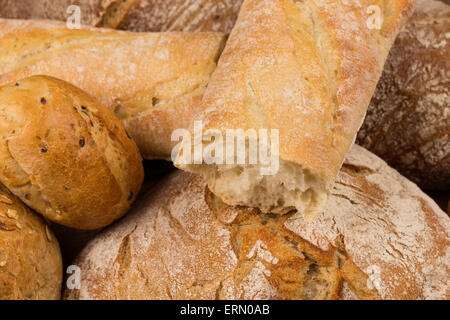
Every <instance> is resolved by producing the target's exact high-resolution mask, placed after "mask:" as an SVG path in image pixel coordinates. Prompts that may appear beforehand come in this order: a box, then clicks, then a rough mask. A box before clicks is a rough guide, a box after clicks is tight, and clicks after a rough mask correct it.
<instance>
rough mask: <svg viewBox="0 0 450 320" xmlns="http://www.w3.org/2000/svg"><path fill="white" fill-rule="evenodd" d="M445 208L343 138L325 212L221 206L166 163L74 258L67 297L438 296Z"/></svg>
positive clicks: (447, 270) (443, 269)
mask: <svg viewBox="0 0 450 320" xmlns="http://www.w3.org/2000/svg"><path fill="white" fill-rule="evenodd" d="M449 232H450V219H449V218H448V217H447V215H446V214H445V213H444V212H443V211H442V210H440V209H439V207H438V206H437V205H436V204H435V203H434V202H433V201H432V200H431V199H430V198H429V197H428V196H426V195H425V194H424V193H422V192H421V191H420V189H419V188H418V187H417V186H416V185H414V184H413V183H411V182H410V181H408V180H407V179H405V178H403V177H402V176H400V174H398V173H397V172H396V171H395V170H393V169H391V168H390V167H388V166H387V165H386V163H385V162H383V161H382V160H380V159H379V158H378V157H376V156H375V155H373V154H371V153H370V152H368V151H366V150H364V149H363V148H361V147H358V146H354V147H353V149H352V150H351V151H350V153H349V154H348V156H347V159H346V162H345V164H344V166H343V169H342V171H341V172H340V174H339V177H338V180H337V183H336V187H335V189H334V191H333V196H332V197H331V198H330V201H329V204H328V208H327V210H326V212H325V213H323V214H319V215H318V216H315V217H312V218H309V219H308V220H305V218H304V216H303V215H302V214H298V213H296V212H291V213H290V214H287V215H284V216H280V215H274V214H263V213H260V212H259V211H258V210H257V209H251V208H245V207H231V206H227V205H226V204H224V203H223V202H221V201H220V200H219V198H217V197H215V196H214V195H213V194H212V193H211V192H210V191H209V190H208V189H207V186H206V183H205V182H204V181H203V180H202V179H201V178H200V177H199V176H197V175H193V174H189V173H183V172H180V171H177V172H174V173H172V174H171V175H170V176H169V177H168V178H167V179H166V180H164V181H163V182H161V183H160V184H159V185H158V186H157V187H156V188H155V189H153V190H152V191H151V192H149V193H147V194H146V195H145V196H144V197H143V198H142V199H141V201H140V203H139V204H138V205H137V206H136V207H135V209H134V211H133V213H131V214H130V215H128V216H127V217H126V218H125V219H124V220H122V221H121V222H120V223H118V224H116V225H114V226H112V227H110V228H109V229H108V230H106V231H105V232H103V233H101V234H100V235H98V236H97V237H96V238H94V239H93V240H92V241H91V242H90V243H89V244H88V245H87V247H86V248H85V249H84V250H83V251H82V253H81V254H80V255H79V257H78V258H77V259H76V260H75V262H74V264H76V265H78V266H79V267H80V268H81V274H82V280H81V289H80V290H66V291H65V297H66V298H68V299H355V298H359V299H378V298H382V299H434V298H437V299H445V298H450V296H449V292H450V291H449V289H450V286H449V281H450V277H449V275H450V247H449V244H450V235H449Z"/></svg>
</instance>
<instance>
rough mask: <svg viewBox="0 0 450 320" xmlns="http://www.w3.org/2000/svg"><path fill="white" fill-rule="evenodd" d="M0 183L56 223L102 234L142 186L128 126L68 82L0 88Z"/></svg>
mask: <svg viewBox="0 0 450 320" xmlns="http://www.w3.org/2000/svg"><path fill="white" fill-rule="evenodd" d="M0 108H1V113H0V117H1V121H0V136H1V143H0V182H2V183H3V184H4V185H5V186H6V187H7V188H8V189H9V190H10V191H11V192H12V193H14V194H15V195H16V196H18V197H19V198H20V199H21V200H22V201H23V202H25V203H26V204H27V205H28V206H29V207H31V208H33V209H34V210H36V211H37V212H39V213H41V214H42V215H43V216H45V217H46V218H48V219H50V220H51V221H54V222H56V223H59V224H62V225H65V226H68V227H73V228H78V229H96V228H100V227H104V226H106V225H108V224H110V223H111V222H113V221H114V220H116V219H118V218H120V217H121V216H123V215H124V214H125V213H126V212H127V211H128V209H129V208H130V206H131V204H132V203H133V201H134V199H135V197H136V195H137V194H138V192H139V189H140V187H141V183H142V180H143V175H144V172H143V167H142V158H141V156H140V155H139V151H138V149H137V147H136V144H135V143H134V141H133V140H131V138H130V137H128V136H127V134H126V132H125V129H124V127H123V125H122V123H121V122H120V121H119V120H118V119H117V118H116V117H114V115H113V114H112V113H111V112H110V111H109V110H108V109H106V108H105V107H103V106H102V105H101V104H100V103H98V101H97V100H95V99H94V98H92V97H90V96H89V95H88V94H86V93H85V92H83V91H81V90H80V89H78V88H76V87H74V86H72V85H71V84H68V83H66V82H64V81H62V80H57V79H55V78H50V77H47V76H34V77H30V78H27V79H23V80H20V81H18V82H15V83H12V84H9V85H5V86H3V87H0Z"/></svg>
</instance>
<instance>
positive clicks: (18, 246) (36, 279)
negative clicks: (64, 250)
mask: <svg viewBox="0 0 450 320" xmlns="http://www.w3.org/2000/svg"><path fill="white" fill-rule="evenodd" d="M61 282H62V259H61V252H60V250H59V245H58V241H57V240H56V238H55V236H54V235H53V232H52V231H51V230H50V228H49V227H48V225H46V224H45V223H44V221H42V219H41V218H40V217H39V216H38V215H36V214H35V213H33V212H32V211H31V210H30V209H28V208H27V207H26V206H25V205H24V204H23V203H22V201H20V200H19V199H17V198H16V197H15V196H14V195H12V194H11V193H10V192H9V191H8V190H7V189H6V188H5V187H4V186H3V185H1V184H0V300H22V299H39V300H53V299H59V298H60V294H61Z"/></svg>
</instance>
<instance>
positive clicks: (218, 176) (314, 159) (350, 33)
mask: <svg viewBox="0 0 450 320" xmlns="http://www.w3.org/2000/svg"><path fill="white" fill-rule="evenodd" d="M414 3H415V1H411V0H395V1H394V0H390V1H381V0H379V1H373V0H365V1H361V0H350V1H313V0H310V1H294V0H265V1H258V0H246V1H244V3H243V5H242V7H241V11H240V14H239V18H238V21H237V22H236V25H235V27H234V29H233V31H232V33H231V35H230V37H229V39H228V41H227V44H226V46H225V49H224V51H223V53H222V55H221V57H220V59H219V62H218V66H217V68H216V70H215V71H214V73H213V75H212V76H211V81H210V82H209V84H208V87H207V89H206V91H205V93H204V96H203V99H202V105H201V107H200V109H201V110H202V112H201V113H200V114H199V115H198V116H196V117H193V118H194V120H201V121H203V124H204V132H206V131H208V130H214V131H216V132H217V131H218V132H219V133H221V134H222V136H225V129H232V130H241V131H240V133H239V132H238V133H237V134H235V135H236V136H238V137H239V138H240V139H241V140H246V141H247V142H248V145H251V144H252V143H253V144H254V145H255V144H259V148H261V146H262V145H264V142H261V141H262V139H263V137H262V136H260V137H258V136H256V137H255V136H251V134H247V133H246V132H248V130H254V131H256V132H260V130H261V129H263V130H268V131H270V132H269V135H271V134H274V135H278V136H279V143H278V141H276V138H275V139H270V140H268V141H269V144H271V145H272V146H274V145H275V147H274V149H275V150H274V151H273V150H272V152H271V157H273V158H276V159H278V163H279V166H278V168H275V169H278V170H274V171H275V172H270V173H269V174H266V173H265V172H263V169H264V171H265V167H266V165H265V163H263V162H264V161H263V160H262V159H261V156H259V159H258V161H254V162H253V163H251V162H250V161H249V159H248V158H249V157H247V160H246V161H245V164H242V163H238V162H237V161H234V163H230V161H228V162H227V163H224V162H221V163H217V162H214V161H211V162H208V161H203V162H202V160H205V159H204V158H203V159H195V162H194V161H192V158H193V157H192V154H194V156H195V150H194V152H192V149H193V148H191V147H192V145H193V143H192V141H191V140H189V139H185V140H184V142H183V144H182V145H181V147H180V151H179V154H178V157H177V160H176V161H175V162H176V163H175V165H176V166H177V167H178V168H180V169H183V170H186V171H190V172H193V173H199V174H201V175H202V176H203V177H204V178H205V179H206V181H207V182H208V186H209V188H210V189H211V191H213V192H214V193H215V194H216V195H218V196H219V197H220V198H221V199H222V200H223V201H224V202H225V203H227V204H229V205H245V206H251V207H258V208H259V209H261V210H262V211H264V212H273V213H286V212H289V211H290V210H292V209H297V210H298V211H300V212H303V213H304V214H305V215H314V214H317V213H320V212H321V211H323V208H324V206H325V203H326V199H327V196H328V194H329V193H330V191H331V188H332V185H333V183H334V180H335V177H336V175H337V173H338V171H339V168H340V166H341V165H342V161H343V159H344V156H345V154H346V152H347V151H348V150H349V148H350V146H351V145H352V143H353V142H354V140H355V138H356V134H357V132H358V130H359V128H360V126H361V124H362V121H363V119H364V115H365V112H366V110H367V107H368V105H369V103H370V99H371V97H372V95H373V92H374V90H375V87H376V84H377V81H378V79H379V77H380V76H381V73H382V70H383V65H384V62H385V60H386V57H387V55H388V52H389V49H390V47H391V45H392V43H393V41H394V39H395V37H396V35H397V32H398V31H399V29H400V28H401V26H402V24H403V22H404V21H405V20H406V18H407V17H408V16H409V14H410V13H411V12H412V10H413V7H414ZM374 5H376V6H377V8H378V9H379V14H380V19H381V20H382V21H383V24H382V25H380V28H381V29H377V27H376V26H375V25H374V26H372V27H370V26H371V25H370V24H369V22H370V19H371V15H370V14H368V13H367V12H368V9H370V7H371V6H374ZM375 12H376V11H375ZM375 20H376V19H375ZM216 141H217V139H209V140H208V139H207V138H205V139H204V140H203V141H201V142H200V143H198V145H200V146H201V147H202V148H203V150H207V149H213V148H214V145H215V144H216ZM274 141H275V142H274ZM195 143H196V142H194V144H195ZM225 144H226V142H225V143H224V145H225ZM230 145H231V144H230ZM230 145H227V146H226V147H225V148H222V150H223V149H227V148H228V147H230ZM277 145H278V146H279V147H278V148H277ZM219 148H220V147H219ZM230 149H231V147H230ZM248 149H249V148H248ZM197 150H198V148H197ZM260 150H261V149H260ZM260 150H259V151H260ZM217 153H218V152H217ZM223 153H225V151H224V152H223ZM226 153H228V151H226ZM261 153H262V152H261V151H260V155H261ZM189 156H191V160H189ZM227 156H228V155H227ZM231 162H232V161H231ZM255 162H256V164H255Z"/></svg>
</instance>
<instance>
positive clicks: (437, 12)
mask: <svg viewBox="0 0 450 320" xmlns="http://www.w3.org/2000/svg"><path fill="white" fill-rule="evenodd" d="M449 30H450V6H448V5H445V4H444V3H441V2H438V1H434V0H419V1H418V2H417V8H416V11H415V13H414V15H413V16H412V17H411V19H410V20H409V21H408V23H407V25H406V26H405V28H404V29H403V31H402V32H400V34H399V36H398V38H397V40H396V42H395V44H394V46H393V47H392V49H391V52H390V54H389V58H388V60H387V62H386V65H385V68H384V72H383V75H382V77H381V79H380V81H379V83H378V86H377V90H376V92H375V95H374V97H373V98H372V101H371V104H370V107H369V109H368V112H367V117H366V119H365V122H364V125H363V127H362V128H361V130H360V132H359V134H358V140H357V142H358V143H359V144H361V145H362V146H364V147H366V148H367V149H369V150H371V151H372V152H374V153H375V154H377V155H378V156H380V157H381V158H383V159H384V160H385V161H387V162H388V163H389V164H390V165H391V166H393V167H394V168H396V169H397V170H399V171H400V172H401V173H402V174H403V175H405V176H406V177H408V178H409V179H411V180H412V181H414V182H415V183H417V184H418V185H419V186H421V187H422V188H424V189H434V190H439V189H440V190H446V189H447V190H448V189H450V40H449V38H448V36H449Z"/></svg>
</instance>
